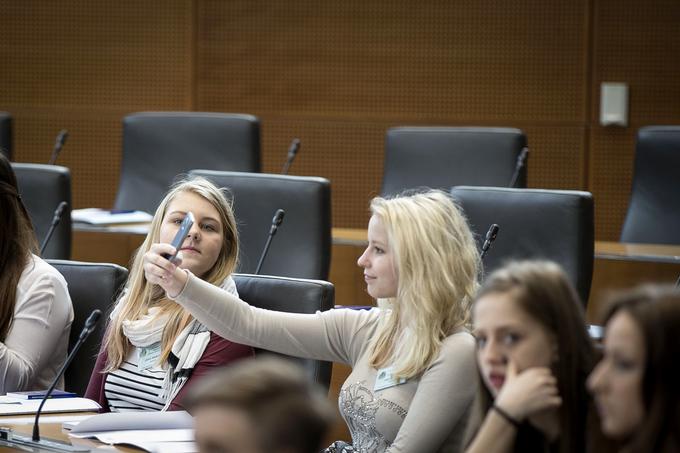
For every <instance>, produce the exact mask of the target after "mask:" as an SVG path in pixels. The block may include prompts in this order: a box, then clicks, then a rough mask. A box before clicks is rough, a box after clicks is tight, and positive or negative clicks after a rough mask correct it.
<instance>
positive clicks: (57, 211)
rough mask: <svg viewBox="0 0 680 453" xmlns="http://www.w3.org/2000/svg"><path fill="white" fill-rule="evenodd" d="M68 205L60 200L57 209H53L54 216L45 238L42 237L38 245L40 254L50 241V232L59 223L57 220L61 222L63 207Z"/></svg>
mask: <svg viewBox="0 0 680 453" xmlns="http://www.w3.org/2000/svg"><path fill="white" fill-rule="evenodd" d="M67 206H68V203H66V202H65V201H62V202H61V203H59V206H57V209H55V211H54V217H53V218H52V224H51V225H50V229H49V230H47V234H46V235H45V239H43V242H42V245H41V246H40V255H42V254H43V252H44V251H45V247H47V243H48V242H50V238H51V237H52V233H54V230H55V228H57V225H59V222H61V216H62V215H64V209H66V207H67Z"/></svg>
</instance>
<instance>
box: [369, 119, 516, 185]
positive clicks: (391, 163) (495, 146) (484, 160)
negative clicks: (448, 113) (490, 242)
mask: <svg viewBox="0 0 680 453" xmlns="http://www.w3.org/2000/svg"><path fill="white" fill-rule="evenodd" d="M526 146H527V139H526V137H525V135H524V133H523V132H522V131H521V130H519V129H510V128H495V127H397V128H393V129H389V130H388V131H387V135H386V138H385V170H384V174H383V184H382V190H381V194H382V195H393V194H396V193H399V192H401V191H403V190H404V189H413V188H418V187H431V188H436V189H443V190H447V191H448V190H450V189H451V187H453V186H457V185H470V186H498V187H510V184H511V182H512V180H513V176H514V174H515V169H516V168H517V163H518V160H519V159H520V155H521V154H522V150H523V149H525V148H526ZM524 156H525V159H524V163H525V164H526V154H525V155H524ZM513 187H526V165H524V166H523V167H522V168H521V170H520V171H519V172H518V175H517V177H516V180H515V184H514V186H513Z"/></svg>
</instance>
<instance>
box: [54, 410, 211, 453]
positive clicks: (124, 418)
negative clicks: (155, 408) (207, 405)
mask: <svg viewBox="0 0 680 453" xmlns="http://www.w3.org/2000/svg"><path fill="white" fill-rule="evenodd" d="M74 425H75V426H74ZM193 425H194V421H193V418H192V417H191V415H189V414H188V413H187V412H183V411H172V412H122V413H107V414H99V415H93V416H92V417H89V418H88V419H86V420H83V421H82V422H80V423H77V424H73V423H69V424H66V423H64V425H63V426H64V427H65V428H67V427H69V426H73V429H72V430H71V433H70V435H71V436H73V437H79V438H95V439H98V440H99V441H101V442H104V443H107V444H117V445H122V444H125V445H132V446H135V447H138V448H142V449H144V450H146V451H150V452H156V451H158V452H163V453H165V452H168V453H171V452H177V453H180V452H181V453H184V452H187V453H188V452H197V451H198V448H197V446H196V444H195V443H194V429H193Z"/></svg>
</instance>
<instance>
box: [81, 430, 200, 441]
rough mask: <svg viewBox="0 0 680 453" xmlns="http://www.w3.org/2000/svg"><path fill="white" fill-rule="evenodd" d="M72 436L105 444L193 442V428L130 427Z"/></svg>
mask: <svg viewBox="0 0 680 453" xmlns="http://www.w3.org/2000/svg"><path fill="white" fill-rule="evenodd" d="M70 436H72V437H77V438H79V439H86V438H95V439H98V440H100V441H101V442H104V443H105V444H121V443H127V444H129V443H135V442H193V440H194V430H193V429H128V430H124V431H106V432H102V433H76V434H74V433H73V431H71V434H70Z"/></svg>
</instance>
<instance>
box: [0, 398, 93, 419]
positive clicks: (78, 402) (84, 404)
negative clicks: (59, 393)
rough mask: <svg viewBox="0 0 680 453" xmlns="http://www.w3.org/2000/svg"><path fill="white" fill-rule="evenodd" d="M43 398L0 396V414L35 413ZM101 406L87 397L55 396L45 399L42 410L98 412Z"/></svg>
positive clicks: (45, 411) (48, 411)
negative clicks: (22, 398) (26, 398)
mask: <svg viewBox="0 0 680 453" xmlns="http://www.w3.org/2000/svg"><path fill="white" fill-rule="evenodd" d="M40 402H41V400H20V399H16V398H8V397H7V396H0V415H21V414H35V413H36V412H37V411H38V407H39V406H40ZM99 409H101V406H100V405H99V404H97V402H96V401H92V400H89V399H87V398H55V399H48V400H47V401H45V405H44V406H43V409H42V412H43V413H45V414H48V413H51V412H85V411H90V412H97V411H98V410H99Z"/></svg>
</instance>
